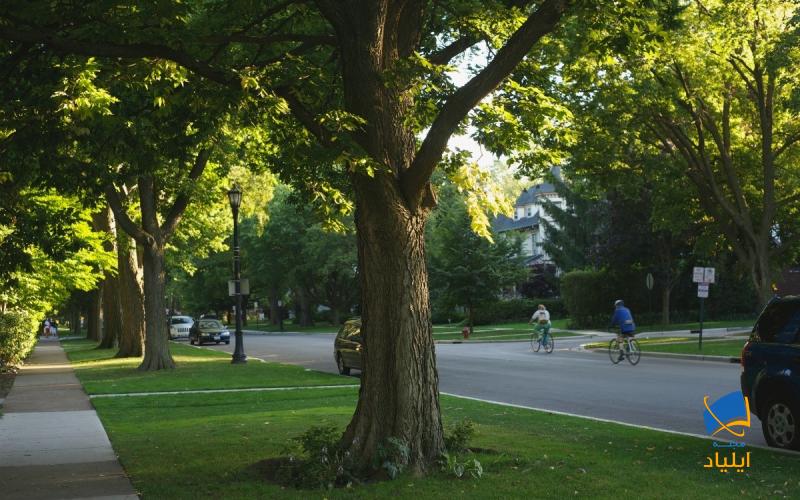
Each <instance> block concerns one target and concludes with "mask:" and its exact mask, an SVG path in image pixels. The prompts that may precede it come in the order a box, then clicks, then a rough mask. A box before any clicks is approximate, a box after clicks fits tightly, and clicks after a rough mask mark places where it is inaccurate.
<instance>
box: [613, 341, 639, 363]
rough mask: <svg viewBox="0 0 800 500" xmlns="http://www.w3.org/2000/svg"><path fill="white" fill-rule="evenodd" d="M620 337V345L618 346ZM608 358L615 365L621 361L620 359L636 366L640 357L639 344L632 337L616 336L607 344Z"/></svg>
mask: <svg viewBox="0 0 800 500" xmlns="http://www.w3.org/2000/svg"><path fill="white" fill-rule="evenodd" d="M620 337H621V338H622V342H623V343H622V345H620ZM608 357H609V358H611V362H612V363H614V364H615V365H616V364H617V363H619V362H620V361H622V358H627V359H628V362H629V363H630V364H632V365H636V364H637V363H639V360H640V359H641V357H642V350H641V349H640V348H639V342H637V341H636V339H635V338H633V337H632V336H624V337H623V336H622V335H617V336H616V337H615V338H613V339H611V342H609V343H608Z"/></svg>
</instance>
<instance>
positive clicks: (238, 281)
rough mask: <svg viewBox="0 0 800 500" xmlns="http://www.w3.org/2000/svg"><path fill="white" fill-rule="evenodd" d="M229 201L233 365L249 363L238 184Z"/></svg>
mask: <svg viewBox="0 0 800 500" xmlns="http://www.w3.org/2000/svg"><path fill="white" fill-rule="evenodd" d="M228 201H230V202H231V211H233V284H234V287H235V288H234V293H235V296H236V332H235V334H234V335H235V338H236V340H235V349H234V350H233V358H232V359H231V363H233V364H240V363H247V356H246V355H245V354H244V343H243V342H242V277H241V266H240V263H239V206H240V205H241V204H242V190H241V189H240V188H239V186H237V185H236V184H234V185H233V187H232V188H231V189H230V191H228Z"/></svg>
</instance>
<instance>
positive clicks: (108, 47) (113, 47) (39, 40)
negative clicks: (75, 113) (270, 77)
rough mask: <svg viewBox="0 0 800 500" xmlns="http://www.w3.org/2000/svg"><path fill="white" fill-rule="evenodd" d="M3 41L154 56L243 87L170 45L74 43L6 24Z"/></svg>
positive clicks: (74, 50) (84, 51) (114, 54)
mask: <svg viewBox="0 0 800 500" xmlns="http://www.w3.org/2000/svg"><path fill="white" fill-rule="evenodd" d="M0 39H5V40H17V41H20V42H25V43H33V44H43V45H45V46H47V48H49V49H50V50H53V51H54V52H60V53H68V54H78V55H84V56H96V57H121V58H129V59H132V58H144V57H152V58H156V59H168V60H170V61H174V62H176V63H178V64H180V65H181V66H184V67H185V68H187V69H188V70H190V71H193V72H194V73H197V74H198V75H200V76H203V77H206V78H208V79H209V80H211V81H214V82H217V83H220V84H223V85H228V86H232V87H236V88H240V86H241V83H240V82H239V79H238V78H237V77H236V76H235V75H233V74H232V73H228V72H225V71H223V70H220V69H218V68H215V67H213V66H211V65H209V64H207V63H204V62H202V61H200V60H198V59H196V58H194V57H193V56H191V55H189V54H188V53H186V52H182V51H179V50H175V49H173V48H172V47H168V46H166V45H158V44H151V43H132V44H118V43H108V42H90V41H84V40H72V39H68V38H62V37H59V36H57V35H55V34H53V33H45V32H34V31H23V30H18V29H14V28H13V27H10V26H8V25H2V24H0Z"/></svg>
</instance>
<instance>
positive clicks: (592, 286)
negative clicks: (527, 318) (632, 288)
mask: <svg viewBox="0 0 800 500" xmlns="http://www.w3.org/2000/svg"><path fill="white" fill-rule="evenodd" d="M613 281H614V280H612V277H611V276H610V274H609V273H608V271H605V270H602V271H571V272H568V273H566V274H564V276H562V277H561V298H562V299H563V301H564V306H565V307H566V309H567V313H568V314H569V324H570V326H571V327H573V328H586V327H594V328H598V327H600V326H603V325H608V322H609V319H610V318H611V313H612V312H613V311H612V310H613V307H612V303H613V301H614V300H615V299H617V298H620V297H621V296H618V295H616V294H615V291H614V289H615V288H616V287H615V286H614V283H613ZM634 317H635V316H634Z"/></svg>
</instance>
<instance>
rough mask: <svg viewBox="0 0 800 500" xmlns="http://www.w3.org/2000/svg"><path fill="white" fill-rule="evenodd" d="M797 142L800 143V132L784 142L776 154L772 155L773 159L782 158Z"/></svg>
mask: <svg viewBox="0 0 800 500" xmlns="http://www.w3.org/2000/svg"><path fill="white" fill-rule="evenodd" d="M797 141H800V132H797V133H796V134H794V135H790V136H789V137H787V138H786V140H785V141H783V144H781V145H780V146H779V147H778V149H776V150H775V152H774V153H772V158H777V157H778V156H780V155H781V154H782V153H783V152H784V151H786V150H787V149H789V148H790V147H792V146H793V145H794V144H796V143H797Z"/></svg>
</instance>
